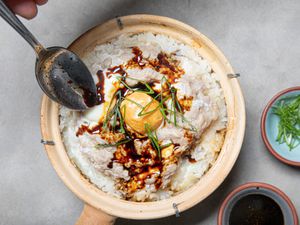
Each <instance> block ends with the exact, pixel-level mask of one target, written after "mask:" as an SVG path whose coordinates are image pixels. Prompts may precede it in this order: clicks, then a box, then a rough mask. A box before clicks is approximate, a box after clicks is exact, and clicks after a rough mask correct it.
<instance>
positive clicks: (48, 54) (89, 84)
mask: <svg viewBox="0 0 300 225" xmlns="http://www.w3.org/2000/svg"><path fill="white" fill-rule="evenodd" d="M35 73H36V78H37V81H38V83H39V85H40V87H41V88H42V90H43V91H44V92H45V93H46V94H47V96H48V97H49V98H51V99H52V100H54V101H56V102H58V103H60V104H61V105H64V106H66V107H68V108H71V109H74V110H85V109H87V108H88V107H91V106H94V105H95V103H96V92H97V90H96V85H95V83H94V80H93V78H92V76H91V74H90V72H89V70H88V68H87V67H86V66H85V64H84V63H83V62H82V61H81V60H80V58H79V57H78V56H77V55H76V54H74V53H73V52H71V51H69V50H67V49H65V48H61V47H50V48H47V49H43V50H41V51H40V53H39V57H38V58H37V61H36V67H35Z"/></svg>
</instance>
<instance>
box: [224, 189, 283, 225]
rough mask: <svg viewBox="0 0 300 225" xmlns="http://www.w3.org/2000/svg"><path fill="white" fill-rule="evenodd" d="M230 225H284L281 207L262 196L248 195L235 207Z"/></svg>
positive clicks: (231, 214) (230, 217) (230, 218)
mask: <svg viewBox="0 0 300 225" xmlns="http://www.w3.org/2000/svg"><path fill="white" fill-rule="evenodd" d="M229 225H284V218H283V213H282V210H281V208H280V206H279V205H278V204H277V203H276V202H275V201H274V200H273V199H271V198H269V197H267V196H265V195H261V194H251V195H247V196H245V197H243V198H241V199H240V200H238V201H237V202H236V204H235V205H234V206H233V208H232V210H231V213H230V216H229Z"/></svg>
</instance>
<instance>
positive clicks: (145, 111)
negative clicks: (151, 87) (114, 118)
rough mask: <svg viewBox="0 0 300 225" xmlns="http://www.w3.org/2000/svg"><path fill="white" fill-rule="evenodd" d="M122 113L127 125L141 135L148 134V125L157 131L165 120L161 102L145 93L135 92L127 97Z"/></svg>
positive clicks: (122, 105) (123, 103)
mask: <svg viewBox="0 0 300 225" xmlns="http://www.w3.org/2000/svg"><path fill="white" fill-rule="evenodd" d="M121 113H122V116H123V118H124V121H125V123H126V124H127V125H128V126H129V127H130V128H132V129H133V130H134V131H136V132H138V133H140V134H145V133H146V132H147V131H146V130H145V125H146V124H148V125H149V126H150V128H151V129H152V130H155V129H157V128H158V127H159V126H160V124H161V123H162V120H163V116H162V114H161V112H160V110H159V102H158V101H156V100H155V99H153V98H152V97H151V96H149V95H147V94H145V93H143V92H133V93H132V94H130V95H128V96H126V97H125V99H124V100H123V102H122V103H121Z"/></svg>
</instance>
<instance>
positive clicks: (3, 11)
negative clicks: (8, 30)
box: [0, 0, 43, 54]
mask: <svg viewBox="0 0 300 225" xmlns="http://www.w3.org/2000/svg"><path fill="white" fill-rule="evenodd" d="M0 16H1V17H2V18H3V19H4V20H5V21H6V22H7V23H9V24H10V25H11V26H12V27H13V28H14V29H15V30H16V31H17V32H18V33H19V34H20V35H21V36H22V37H23V38H24V39H25V40H26V41H27V42H28V43H29V44H30V45H31V47H32V48H33V49H34V50H35V51H36V53H37V54H39V52H40V51H41V50H42V49H43V47H42V45H41V44H40V43H39V42H38V40H37V39H36V38H35V37H34V36H33V35H32V33H31V32H30V31H29V30H28V29H27V28H26V27H25V26H24V24H23V23H22V22H21V21H20V20H19V19H18V18H17V17H16V16H15V14H14V13H13V12H12V11H11V10H10V9H9V8H8V7H7V6H6V5H5V3H4V2H3V0H0Z"/></svg>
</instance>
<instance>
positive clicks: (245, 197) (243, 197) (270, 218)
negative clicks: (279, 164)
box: [218, 182, 299, 225]
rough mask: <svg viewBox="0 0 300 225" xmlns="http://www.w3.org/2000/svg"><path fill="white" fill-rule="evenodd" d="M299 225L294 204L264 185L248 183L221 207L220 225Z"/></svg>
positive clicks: (284, 195)
mask: <svg viewBox="0 0 300 225" xmlns="http://www.w3.org/2000/svg"><path fill="white" fill-rule="evenodd" d="M237 224H238V225H299V223H298V216H297V212H296V209H295V207H294V205H293V203H292V202H291V200H290V199H289V198H288V197H287V196H286V194H284V193H283V192H282V191H281V190H279V189H278V188H276V187H274V186H272V185H270V184H265V183H255V182H253V183H246V184H244V185H241V186H239V187H237V188H236V189H235V190H233V191H232V192H231V193H230V194H229V195H228V196H227V197H226V199H225V200H224V202H223V203H222V205H221V207H220V210H219V214H218V225H237Z"/></svg>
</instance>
